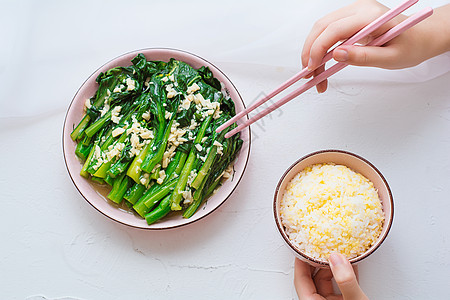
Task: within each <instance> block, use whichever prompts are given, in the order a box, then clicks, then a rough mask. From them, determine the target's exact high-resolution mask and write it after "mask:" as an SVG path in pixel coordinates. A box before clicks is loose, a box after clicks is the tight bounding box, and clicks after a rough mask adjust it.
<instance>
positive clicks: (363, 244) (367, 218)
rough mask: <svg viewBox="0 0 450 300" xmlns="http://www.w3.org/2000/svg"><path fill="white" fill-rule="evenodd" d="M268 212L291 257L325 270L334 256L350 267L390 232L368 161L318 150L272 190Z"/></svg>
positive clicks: (390, 211) (386, 192) (382, 191)
mask: <svg viewBox="0 0 450 300" xmlns="http://www.w3.org/2000/svg"><path fill="white" fill-rule="evenodd" d="M273 211H274V218H275V223H276V225H277V228H278V231H279V233H280V234H281V237H282V239H283V241H284V242H285V243H286V244H287V246H288V247H289V248H290V249H291V250H292V251H293V252H294V254H295V256H296V257H298V258H299V259H300V260H302V261H305V262H307V263H308V264H310V265H312V266H314V267H320V268H327V267H329V264H328V257H329V255H330V254H331V253H333V252H339V253H341V254H343V255H344V256H345V257H347V258H348V259H349V260H350V263H352V264H354V263H358V262H360V261H361V260H363V259H364V258H366V257H368V256H369V255H370V254H372V253H373V252H374V251H375V250H376V249H378V247H380V245H381V244H382V243H383V241H384V240H385V239H386V237H387V235H388V233H389V230H390V228H391V226H392V221H393V216H394V203H393V197H392V193H391V190H390V188H389V185H388V183H387V181H386V179H385V178H384V176H383V175H382V174H381V172H380V171H379V170H378V169H377V168H376V167H375V166H374V165H373V164H371V163H370V162H369V161H367V160H366V159H364V158H362V157H361V156H358V155H356V154H353V153H350V152H347V151H341V150H323V151H317V152H314V153H311V154H308V155H306V156H304V157H302V158H300V159H299V160H297V161H296V162H295V163H293V164H292V165H291V166H290V167H289V168H288V169H287V171H286V172H285V173H284V174H283V176H282V177H281V179H280V181H279V182H278V185H277V187H276V190H275V195H274V203H273Z"/></svg>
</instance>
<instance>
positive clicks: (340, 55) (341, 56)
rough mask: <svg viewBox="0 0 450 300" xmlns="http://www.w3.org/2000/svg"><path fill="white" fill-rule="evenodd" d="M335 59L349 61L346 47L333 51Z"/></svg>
mask: <svg viewBox="0 0 450 300" xmlns="http://www.w3.org/2000/svg"><path fill="white" fill-rule="evenodd" d="M333 54H334V55H333V56H334V59H335V60H337V61H347V60H348V52H347V50H344V49H336V50H334V52H333Z"/></svg>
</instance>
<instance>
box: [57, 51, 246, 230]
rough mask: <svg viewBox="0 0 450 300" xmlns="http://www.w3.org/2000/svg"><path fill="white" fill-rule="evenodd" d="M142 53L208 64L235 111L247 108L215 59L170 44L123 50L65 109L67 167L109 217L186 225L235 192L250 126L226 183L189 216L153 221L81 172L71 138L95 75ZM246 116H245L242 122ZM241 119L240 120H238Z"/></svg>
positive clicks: (161, 226) (159, 224)
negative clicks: (110, 196) (115, 200)
mask: <svg viewBox="0 0 450 300" xmlns="http://www.w3.org/2000/svg"><path fill="white" fill-rule="evenodd" d="M139 53H142V54H144V56H145V57H146V58H147V60H158V61H166V62H167V61H169V59H171V58H175V59H177V60H180V61H184V62H186V63H188V64H189V65H190V66H192V67H194V68H195V69H198V68H200V67H202V66H207V67H209V69H210V70H211V71H212V73H213V74H214V77H216V78H217V79H218V80H219V81H220V82H222V84H223V85H224V89H225V91H226V92H227V93H228V95H229V96H230V97H231V99H233V102H234V104H235V108H236V112H239V111H242V110H244V109H245V105H244V102H243V100H242V98H241V96H240V94H239V92H238V91H237V89H236V87H235V86H234V85H233V83H232V82H231V81H230V79H229V78H228V77H227V76H226V75H225V74H224V73H223V72H222V71H221V70H219V68H217V67H216V66H215V65H213V64H212V63H210V62H208V61H207V60H205V59H203V58H201V57H199V56H197V55H195V54H192V53H189V52H186V51H182V50H177V49H168V48H148V49H141V50H136V51H132V52H129V53H126V54H123V55H121V56H119V57H117V58H114V59H112V60H111V61H109V62H107V63H106V64H104V65H103V66H101V67H100V68H99V69H98V70H96V71H95V72H94V73H93V74H92V75H91V76H89V78H88V79H87V80H86V81H85V82H84V83H83V84H82V85H81V87H80V88H79V89H78V91H77V93H76V94H75V96H74V98H73V100H72V102H71V103H70V106H69V109H68V110H67V113H66V118H65V121H64V128H63V154H64V160H65V163H66V167H67V170H68V173H69V176H70V178H71V179H72V181H73V183H74V185H75V187H76V188H77V189H78V191H79V192H80V194H81V195H82V196H83V198H84V199H86V201H87V202H88V203H89V204H91V205H92V206H93V207H94V208H95V209H97V210H98V211H99V212H100V213H102V214H103V215H105V216H107V217H108V218H110V219H112V220H114V221H116V222H118V223H121V224H124V225H127V226H130V227H135V228H140V229H149V230H160V229H169V228H177V227H180V226H184V225H187V224H190V223H193V222H195V221H198V220H201V219H203V218H204V217H206V216H207V215H209V214H211V213H212V212H213V211H215V210H216V209H217V208H218V207H219V206H220V205H222V204H223V203H224V202H225V201H226V200H227V199H228V198H229V197H230V196H231V194H232V193H233V191H234V190H235V189H236V187H237V186H238V184H239V182H240V180H241V178H242V176H243V175H244V171H245V169H246V166H247V162H248V159H249V155H250V141H251V137H250V129H249V128H247V129H246V130H243V131H242V132H241V139H242V140H243V141H244V143H243V146H242V148H241V150H240V153H239V155H238V157H237V159H236V160H235V163H234V174H233V176H232V177H231V178H230V179H228V180H227V181H225V182H224V184H223V185H222V186H221V187H220V188H219V189H218V190H217V192H216V193H215V194H214V195H212V196H211V197H210V198H209V199H207V200H206V201H205V202H204V203H202V205H201V206H200V207H199V209H198V210H197V212H196V213H195V214H194V215H193V216H192V217H191V218H189V219H185V218H183V217H182V216H181V214H169V215H168V216H166V217H165V218H164V219H162V220H161V221H159V222H156V223H154V224H152V225H147V223H146V221H145V220H144V219H142V218H140V217H139V216H137V215H136V214H133V213H132V212H131V211H129V210H125V209H120V208H118V206H117V205H115V204H114V203H113V202H112V201H110V200H108V199H107V198H106V195H107V193H108V190H109V188H108V187H105V186H102V185H98V184H95V183H93V182H91V181H90V180H88V179H86V178H84V177H82V176H80V171H81V168H82V162H81V161H80V160H79V159H78V158H77V157H76V155H75V148H76V143H75V142H74V141H73V140H72V139H71V138H70V133H71V132H72V130H73V128H74V126H76V124H78V122H79V121H80V120H81V119H82V117H83V106H84V103H85V101H86V99H88V98H90V97H92V96H93V95H94V94H95V92H96V90H97V88H98V84H97V83H96V81H95V79H96V78H97V76H98V75H99V74H100V72H106V71H107V70H109V69H111V68H114V67H117V66H123V67H126V66H130V65H131V64H132V63H131V60H132V59H133V58H134V57H135V56H136V55H138V54H139ZM243 121H245V118H242V121H241V122H243ZM239 123H240V122H238V124H239Z"/></svg>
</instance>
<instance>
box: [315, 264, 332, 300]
mask: <svg viewBox="0 0 450 300" xmlns="http://www.w3.org/2000/svg"><path fill="white" fill-rule="evenodd" d="M331 278H333V273H331V270H330V269H320V270H319V271H318V272H317V274H316V275H315V276H314V279H313V280H314V284H315V285H316V288H317V293H318V294H320V295H322V296H324V297H327V296H329V295H332V294H333V293H334V291H333V284H332V283H331Z"/></svg>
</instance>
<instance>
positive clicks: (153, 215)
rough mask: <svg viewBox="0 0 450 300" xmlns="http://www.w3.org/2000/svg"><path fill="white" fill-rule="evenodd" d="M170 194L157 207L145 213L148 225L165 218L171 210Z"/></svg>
mask: <svg viewBox="0 0 450 300" xmlns="http://www.w3.org/2000/svg"><path fill="white" fill-rule="evenodd" d="M170 198H171V197H170V195H169V196H167V197H166V198H164V199H163V200H162V201H161V202H160V203H159V205H158V207H157V208H155V209H154V210H152V211H151V212H149V213H148V214H146V215H145V220H146V221H147V224H148V225H151V224H153V223H155V222H156V221H158V220H160V219H162V218H164V217H165V216H166V215H167V214H168V213H169V212H170Z"/></svg>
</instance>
